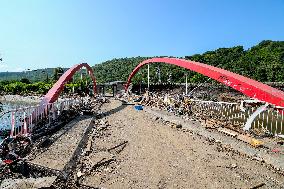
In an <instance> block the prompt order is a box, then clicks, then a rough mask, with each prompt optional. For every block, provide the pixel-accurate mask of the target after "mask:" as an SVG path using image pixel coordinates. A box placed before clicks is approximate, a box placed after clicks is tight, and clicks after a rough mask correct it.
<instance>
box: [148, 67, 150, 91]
mask: <svg viewBox="0 0 284 189" xmlns="http://www.w3.org/2000/svg"><path fill="white" fill-rule="evenodd" d="M148 91H150V65H149V64H148Z"/></svg>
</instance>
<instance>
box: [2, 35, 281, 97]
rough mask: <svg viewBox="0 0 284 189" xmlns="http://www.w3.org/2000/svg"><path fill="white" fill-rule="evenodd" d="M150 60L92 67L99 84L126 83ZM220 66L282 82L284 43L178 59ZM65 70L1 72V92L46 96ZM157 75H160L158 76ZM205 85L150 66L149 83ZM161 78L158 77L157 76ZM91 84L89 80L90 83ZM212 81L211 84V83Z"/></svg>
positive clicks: (75, 83)
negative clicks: (138, 67)
mask: <svg viewBox="0 0 284 189" xmlns="http://www.w3.org/2000/svg"><path fill="white" fill-rule="evenodd" d="M148 58H151V57H132V58H119V59H113V60H109V61H106V62H103V63H101V64H96V65H95V66H94V67H93V68H94V72H95V77H96V79H97V82H98V83H106V82H111V81H126V80H127V78H128V76H129V74H130V73H131V71H132V70H133V69H134V68H135V67H136V66H137V65H138V64H139V63H141V62H142V61H143V60H146V59H148ZM181 58H185V59H188V60H193V61H198V62H203V63H206V64H209V65H212V66H216V67H220V68H223V69H226V70H229V71H232V72H235V73H238V74H241V75H244V76H247V77H250V78H253V79H255V80H258V81H261V82H266V81H270V82H283V80H284V74H283V73H284V41H269V40H266V41H262V42H261V43H259V44H258V45H256V46H254V47H252V48H250V49H248V50H244V48H243V47H242V46H236V47H232V48H219V49H217V50H215V51H208V52H205V53H203V54H195V55H192V56H185V57H181ZM64 71H66V68H60V67H58V68H55V69H54V68H47V69H38V70H33V71H28V72H0V93H1V92H2V93H3V92H4V93H12V94H19V93H27V92H34V93H38V94H44V93H46V92H47V91H48V90H49V89H50V87H51V86H52V85H53V83H54V82H55V81H57V80H58V78H59V77H60V76H61V75H62V73H63V72H64ZM159 73H160V74H159ZM185 74H187V75H188V78H189V82H204V81H206V80H207V79H206V77H205V76H203V75H201V74H198V73H196V72H192V71H189V70H186V69H184V68H180V67H178V66H174V65H168V64H162V63H156V64H151V65H150V77H151V82H159V81H161V82H163V83H166V82H176V83H183V82H185ZM159 76H160V77H159ZM73 78H74V80H72V81H71V82H70V83H68V84H67V85H66V89H65V90H66V91H73V89H75V90H80V89H84V87H85V82H86V81H85V80H84V81H82V80H81V79H80V73H78V74H76V75H75V76H74V77H73ZM89 82H90V80H89ZM132 82H133V83H140V82H141V83H146V82H147V66H145V67H143V68H142V69H141V70H140V71H139V72H138V73H137V74H136V76H135V77H134V78H133V79H132ZM211 82H213V81H211Z"/></svg>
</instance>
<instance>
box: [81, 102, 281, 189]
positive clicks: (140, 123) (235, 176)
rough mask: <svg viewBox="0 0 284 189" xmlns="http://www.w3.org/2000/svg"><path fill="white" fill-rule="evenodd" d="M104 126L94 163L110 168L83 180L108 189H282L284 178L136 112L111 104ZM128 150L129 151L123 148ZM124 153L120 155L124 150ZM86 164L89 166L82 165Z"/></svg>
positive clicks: (97, 134)
mask: <svg viewBox="0 0 284 189" xmlns="http://www.w3.org/2000/svg"><path fill="white" fill-rule="evenodd" d="M102 112H105V116H104V117H103V118H101V120H98V123H99V124H98V126H97V131H96V132H95V134H94V135H95V136H94V145H93V151H92V153H91V154H90V155H89V157H88V158H89V159H90V157H99V156H100V155H102V154H104V155H105V158H104V160H109V161H105V162H106V163H101V164H100V165H97V166H96V167H95V168H94V169H93V170H92V171H90V172H89V173H88V174H84V175H83V176H82V177H81V181H80V182H81V183H82V184H84V185H88V186H94V187H103V188H253V187H256V188H281V186H282V187H284V185H283V182H284V177H283V176H282V175H280V174H278V173H275V172H274V171H273V170H272V169H270V168H267V166H266V165H265V164H264V163H261V162H259V161H255V160H251V159H250V158H248V157H244V156H241V155H239V154H238V153H236V152H233V151H231V150H230V148H229V147H228V146H222V145H220V144H218V143H214V142H210V141H207V140H206V139H205V138H202V137H200V136H196V135H193V134H192V133H190V132H188V131H187V130H185V129H182V128H172V127H171V126H170V125H169V124H165V123H164V122H162V121H160V120H156V119H155V117H154V116H152V115H150V114H148V113H146V112H144V111H137V110H135V109H134V108H133V106H129V105H122V103H121V102H120V101H117V100H111V102H110V103H107V104H104V105H103V107H102ZM119 144H123V145H119ZM117 146H119V147H120V148H121V149H120V150H117V149H118V148H119V147H117ZM82 162H84V161H83V160H82Z"/></svg>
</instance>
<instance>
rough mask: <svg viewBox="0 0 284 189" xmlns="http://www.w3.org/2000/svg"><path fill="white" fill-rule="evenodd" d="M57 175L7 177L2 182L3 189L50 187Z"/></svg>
mask: <svg viewBox="0 0 284 189" xmlns="http://www.w3.org/2000/svg"><path fill="white" fill-rule="evenodd" d="M55 179H56V177H55V176H52V177H41V178H26V179H5V180H3V182H2V183H1V186H0V188H2V189H15V188H21V189H37V188H48V187H50V186H51V185H52V183H53V182H54V181H55Z"/></svg>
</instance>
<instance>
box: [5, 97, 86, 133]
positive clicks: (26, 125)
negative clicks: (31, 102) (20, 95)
mask: <svg viewBox="0 0 284 189" xmlns="http://www.w3.org/2000/svg"><path fill="white" fill-rule="evenodd" d="M80 102H81V99H67V100H64V101H60V102H54V103H51V104H47V105H46V106H30V107H25V108H18V109H13V110H10V111H7V112H5V113H4V114H3V115H2V116H1V117H0V125H1V127H2V132H3V130H5V131H7V132H9V133H10V135H9V136H10V137H11V138H13V137H16V136H17V135H19V134H21V135H25V136H28V135H29V134H31V133H32V130H33V127H34V126H36V125H38V124H39V123H41V124H43V125H47V126H49V125H50V124H51V123H52V122H53V121H54V120H56V119H57V118H58V117H59V116H60V115H61V113H62V112H63V110H68V109H69V108H70V107H71V106H72V105H74V104H78V103H80Z"/></svg>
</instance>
